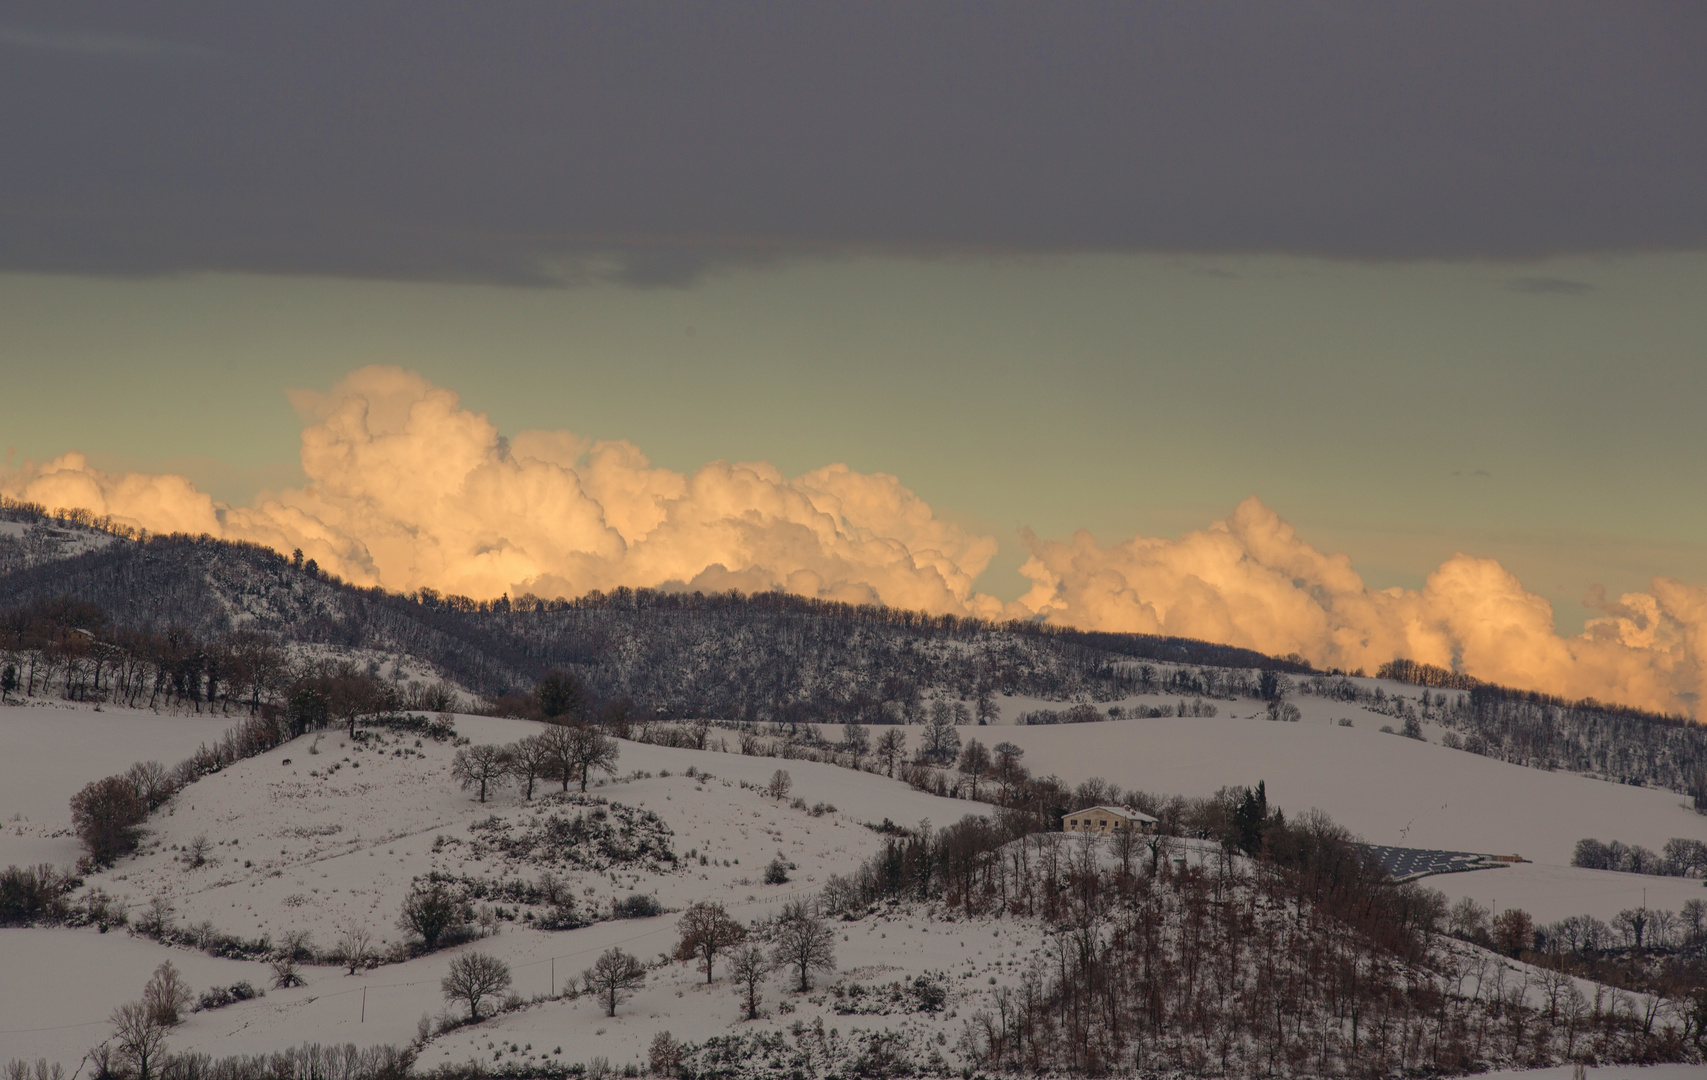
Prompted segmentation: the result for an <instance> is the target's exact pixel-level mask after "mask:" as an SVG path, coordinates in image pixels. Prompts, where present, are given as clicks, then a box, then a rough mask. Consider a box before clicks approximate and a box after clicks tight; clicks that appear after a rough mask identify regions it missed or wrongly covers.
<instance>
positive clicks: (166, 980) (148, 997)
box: [142, 960, 191, 1027]
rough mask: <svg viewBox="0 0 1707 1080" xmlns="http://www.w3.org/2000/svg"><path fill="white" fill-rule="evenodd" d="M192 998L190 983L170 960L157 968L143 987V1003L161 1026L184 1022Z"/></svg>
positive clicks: (171, 1025)
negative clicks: (185, 1011) (185, 1012)
mask: <svg viewBox="0 0 1707 1080" xmlns="http://www.w3.org/2000/svg"><path fill="white" fill-rule="evenodd" d="M190 999H191V994H190V984H189V983H187V982H185V981H184V977H183V976H182V975H180V974H178V969H177V968H175V967H173V966H172V961H170V960H167V961H165V962H164V963H162V964H161V965H160V966H159V967H157V968H155V969H154V977H153V978H151V979H149V980H148V985H147V986H145V987H143V988H142V1004H143V1005H144V1006H145V1007H146V1008H147V1009H148V1010H149V1011H150V1013H151V1014H152V1015H153V1017H154V1019H155V1022H157V1023H158V1024H159V1025H160V1026H161V1027H176V1026H177V1025H178V1024H180V1023H182V1022H183V1019H184V1016H183V1014H184V1010H185V1009H186V1008H188V1007H189V1004H190Z"/></svg>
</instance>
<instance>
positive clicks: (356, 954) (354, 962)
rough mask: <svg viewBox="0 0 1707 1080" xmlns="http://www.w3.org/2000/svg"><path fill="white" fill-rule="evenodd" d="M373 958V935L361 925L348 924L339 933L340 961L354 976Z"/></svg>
mask: <svg viewBox="0 0 1707 1080" xmlns="http://www.w3.org/2000/svg"><path fill="white" fill-rule="evenodd" d="M372 957H373V934H372V933H370V932H369V931H368V928H367V927H365V926H363V925H361V924H360V923H353V922H352V923H347V924H345V926H344V928H343V929H342V930H340V931H339V932H338V960H339V962H340V963H342V964H343V965H344V967H346V968H348V969H349V974H351V975H354V974H355V973H356V969H357V968H360V967H361V966H362V965H363V964H366V963H367V962H368V960H370V959H371V958H372Z"/></svg>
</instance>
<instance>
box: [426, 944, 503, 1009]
mask: <svg viewBox="0 0 1707 1080" xmlns="http://www.w3.org/2000/svg"><path fill="white" fill-rule="evenodd" d="M509 988H510V965H508V964H506V963H504V962H503V961H502V960H500V959H498V958H497V957H495V956H489V955H487V954H486V953H478V952H476V953H464V954H463V955H461V956H459V957H457V958H456V959H455V960H452V961H451V962H450V972H449V973H448V974H446V975H445V977H444V978H443V979H442V980H440V982H439V989H440V990H442V991H444V995H445V1000H446V1001H463V1002H467V1003H468V1018H469V1019H470V1020H479V1019H480V1003H481V1001H483V1000H485V999H486V998H489V997H494V996H496V995H498V994H501V993H503V992H504V991H505V990H508V989H509Z"/></svg>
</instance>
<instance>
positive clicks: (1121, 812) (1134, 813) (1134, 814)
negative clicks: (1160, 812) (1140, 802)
mask: <svg viewBox="0 0 1707 1080" xmlns="http://www.w3.org/2000/svg"><path fill="white" fill-rule="evenodd" d="M1092 810H1102V811H1104V812H1106V813H1110V814H1113V815H1114V816H1115V817H1118V818H1125V819H1126V820H1127V821H1148V822H1151V823H1154V822H1155V820H1156V819H1155V818H1153V817H1151V816H1150V815H1149V814H1146V813H1144V812H1143V811H1141V810H1129V809H1127V808H1126V807H1124V806H1087V807H1085V808H1084V809H1083V810H1075V811H1073V813H1074V814H1088V813H1090V812H1091V811H1092ZM1068 816H1069V817H1071V816H1072V815H1071V814H1070V815H1068Z"/></svg>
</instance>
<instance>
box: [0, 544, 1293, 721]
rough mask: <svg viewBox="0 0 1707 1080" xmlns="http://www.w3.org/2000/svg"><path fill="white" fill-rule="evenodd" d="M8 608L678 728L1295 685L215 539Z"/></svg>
mask: <svg viewBox="0 0 1707 1080" xmlns="http://www.w3.org/2000/svg"><path fill="white" fill-rule="evenodd" d="M92 524H98V523H92ZM56 527H58V526H56ZM78 527H79V528H84V526H78ZM0 595H5V596H8V597H12V598H14V599H15V600H16V601H18V602H20V603H26V604H27V603H30V602H34V601H44V602H45V601H55V600H57V599H58V598H60V597H70V598H73V599H75V600H76V601H78V602H82V603H87V604H94V605H96V606H98V607H100V608H101V609H102V610H103V611H104V612H106V615H107V618H108V620H109V621H110V623H111V625H112V626H114V627H115V628H122V629H124V630H126V631H132V630H137V631H148V632H150V633H157V634H163V633H166V632H168V631H169V630H172V629H174V628H175V629H176V630H177V631H178V632H180V633H183V634H189V635H192V636H194V637H195V638H196V639H198V640H199V641H203V642H206V641H213V640H218V639H222V638H224V637H225V636H226V635H229V634H231V633H232V632H233V631H234V630H235V629H237V623H236V622H234V621H233V613H236V612H240V613H242V620H241V625H242V628H244V629H246V630H249V631H252V632H259V633H264V634H267V635H270V636H271V637H272V638H274V639H275V640H278V641H281V642H289V641H301V642H318V643H325V644H334V645H344V646H358V647H366V648H373V649H380V650H385V651H392V652H402V653H408V654H410V655H413V656H417V657H420V658H422V659H424V660H426V661H428V662H430V663H433V664H434V665H436V666H437V667H438V668H439V669H440V670H442V671H443V672H445V673H446V675H447V676H448V677H450V678H452V679H454V680H455V681H456V682H457V683H459V684H460V685H463V686H466V687H468V688H470V689H472V690H474V691H476V692H479V693H482V694H486V695H488V696H490V697H493V698H499V697H502V696H504V695H506V694H511V693H514V692H515V691H516V689H517V688H518V687H526V686H529V685H531V684H533V683H534V682H535V681H536V680H537V679H538V678H539V676H540V674H541V673H542V672H543V671H544V670H546V669H547V668H550V667H553V666H564V667H568V668H571V669H572V670H575V671H576V672H578V673H579V674H581V675H582V677H583V678H584V679H585V680H586V682H587V687H588V690H589V692H590V696H591V698H592V700H595V701H598V702H608V701H614V700H617V699H620V698H628V699H630V700H631V701H632V702H634V703H636V705H637V707H638V708H639V709H640V710H642V711H644V712H648V713H652V714H658V715H665V716H671V717H684V716H706V717H712V718H718V719H725V720H766V721H774V720H782V721H790V720H792V721H795V722H809V721H821V722H832V721H833V722H840V721H843V720H848V719H854V720H859V721H861V722H865V723H884V722H895V721H908V722H918V721H920V720H922V718H923V716H922V709H924V708H925V707H926V703H927V702H928V700H929V699H931V698H933V697H946V698H950V699H955V700H965V701H980V700H988V699H989V697H990V696H991V695H993V694H996V693H1007V694H1029V695H1032V696H1039V697H1060V698H1068V697H1089V698H1091V699H1096V700H1112V699H1116V698H1120V697H1124V696H1127V695H1128V694H1131V693H1137V692H1144V691H1147V690H1159V691H1164V692H1169V691H1172V690H1174V689H1177V690H1178V692H1180V693H1185V694H1203V693H1213V692H1214V691H1210V690H1207V689H1205V686H1206V684H1207V683H1209V682H1214V681H1216V680H1217V679H1218V678H1220V677H1219V676H1217V675H1216V674H1214V673H1213V672H1215V671H1216V670H1218V669H1216V668H1214V667H1212V666H1209V665H1217V664H1219V665H1225V666H1226V667H1227V668H1240V669H1255V668H1259V667H1263V666H1271V667H1272V666H1277V665H1278V666H1279V667H1281V668H1284V669H1287V670H1297V669H1298V668H1297V665H1296V664H1295V663H1293V662H1291V661H1285V660H1282V661H1274V660H1270V659H1269V658H1266V657H1263V656H1261V655H1260V654H1257V653H1253V652H1250V651H1249V650H1242V649H1233V648H1230V647H1226V646H1217V645H1211V644H1207V643H1203V642H1193V641H1189V640H1185V639H1178V638H1162V637H1152V636H1146V635H1121V634H1086V633H1081V632H1078V631H1071V630H1063V629H1060V628H1054V627H1047V626H1042V625H1038V624H1032V623H1011V624H994V623H988V622H982V621H979V620H968V619H958V618H954V617H937V616H929V615H924V614H922V613H918V612H910V611H899V610H895V609H890V608H882V607H852V606H848V605H844V604H835V603H826V602H822V601H815V600H809V599H805V598H800V597H792V596H786V595H781V594H768V593H767V594H755V595H752V596H742V595H740V594H735V593H731V594H717V595H712V596H706V595H702V594H691V595H690V594H672V593H661V592H653V591H648V590H640V591H633V590H628V589H617V590H614V591H613V592H611V593H609V594H600V593H592V594H589V595H587V596H585V597H582V598H581V599H579V600H574V601H568V600H562V599H558V600H552V601H546V600H542V599H540V598H537V597H531V596H524V597H519V598H517V599H516V600H515V601H513V602H512V601H511V600H510V599H509V598H507V597H504V598H499V599H498V600H495V601H489V602H488V601H474V600H471V599H469V598H466V597H444V596H440V595H439V594H438V593H436V592H434V591H432V590H430V589H423V590H420V591H417V592H415V593H411V594H408V595H397V594H389V593H385V592H383V591H382V590H377V589H360V588H356V587H353V586H349V585H346V584H343V583H341V582H338V581H337V580H336V579H334V578H331V577H330V576H328V575H326V574H324V573H322V572H319V571H318V570H317V569H316V568H314V567H313V565H312V560H307V561H304V560H302V559H301V558H300V556H298V557H296V558H287V557H285V556H282V555H279V554H277V553H275V552H272V551H269V550H267V549H265V548H261V547H258V546H256V545H249V544H241V543H227V542H224V541H216V540H212V539H210V538H206V537H188V536H155V537H137V538H132V539H127V540H122V541H119V540H115V541H113V542H110V543H106V544H104V545H103V546H100V547H98V548H95V549H93V550H86V551H83V553H81V554H77V555H75V556H72V557H69V558H58V559H51V560H47V561H42V562H34V563H30V564H28V565H25V564H24V562H23V561H14V562H13V563H6V564H3V565H0ZM1142 661H1148V662H1142ZM1181 664H1197V665H1200V666H1203V670H1202V672H1201V673H1200V674H1198V675H1186V674H1183V671H1182V669H1177V668H1176V669H1172V670H1170V668H1169V665H1181ZM1158 665H1160V666H1158ZM1182 678H1183V679H1184V680H1185V683H1184V684H1182V685H1179V686H1177V687H1175V686H1174V682H1176V681H1178V680H1180V679H1182ZM1240 678H1241V679H1244V680H1245V681H1250V677H1249V676H1248V675H1243V676H1241V677H1240ZM1222 681H1225V680H1222ZM201 694H202V696H203V698H204V699H205V690H204V691H201Z"/></svg>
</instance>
